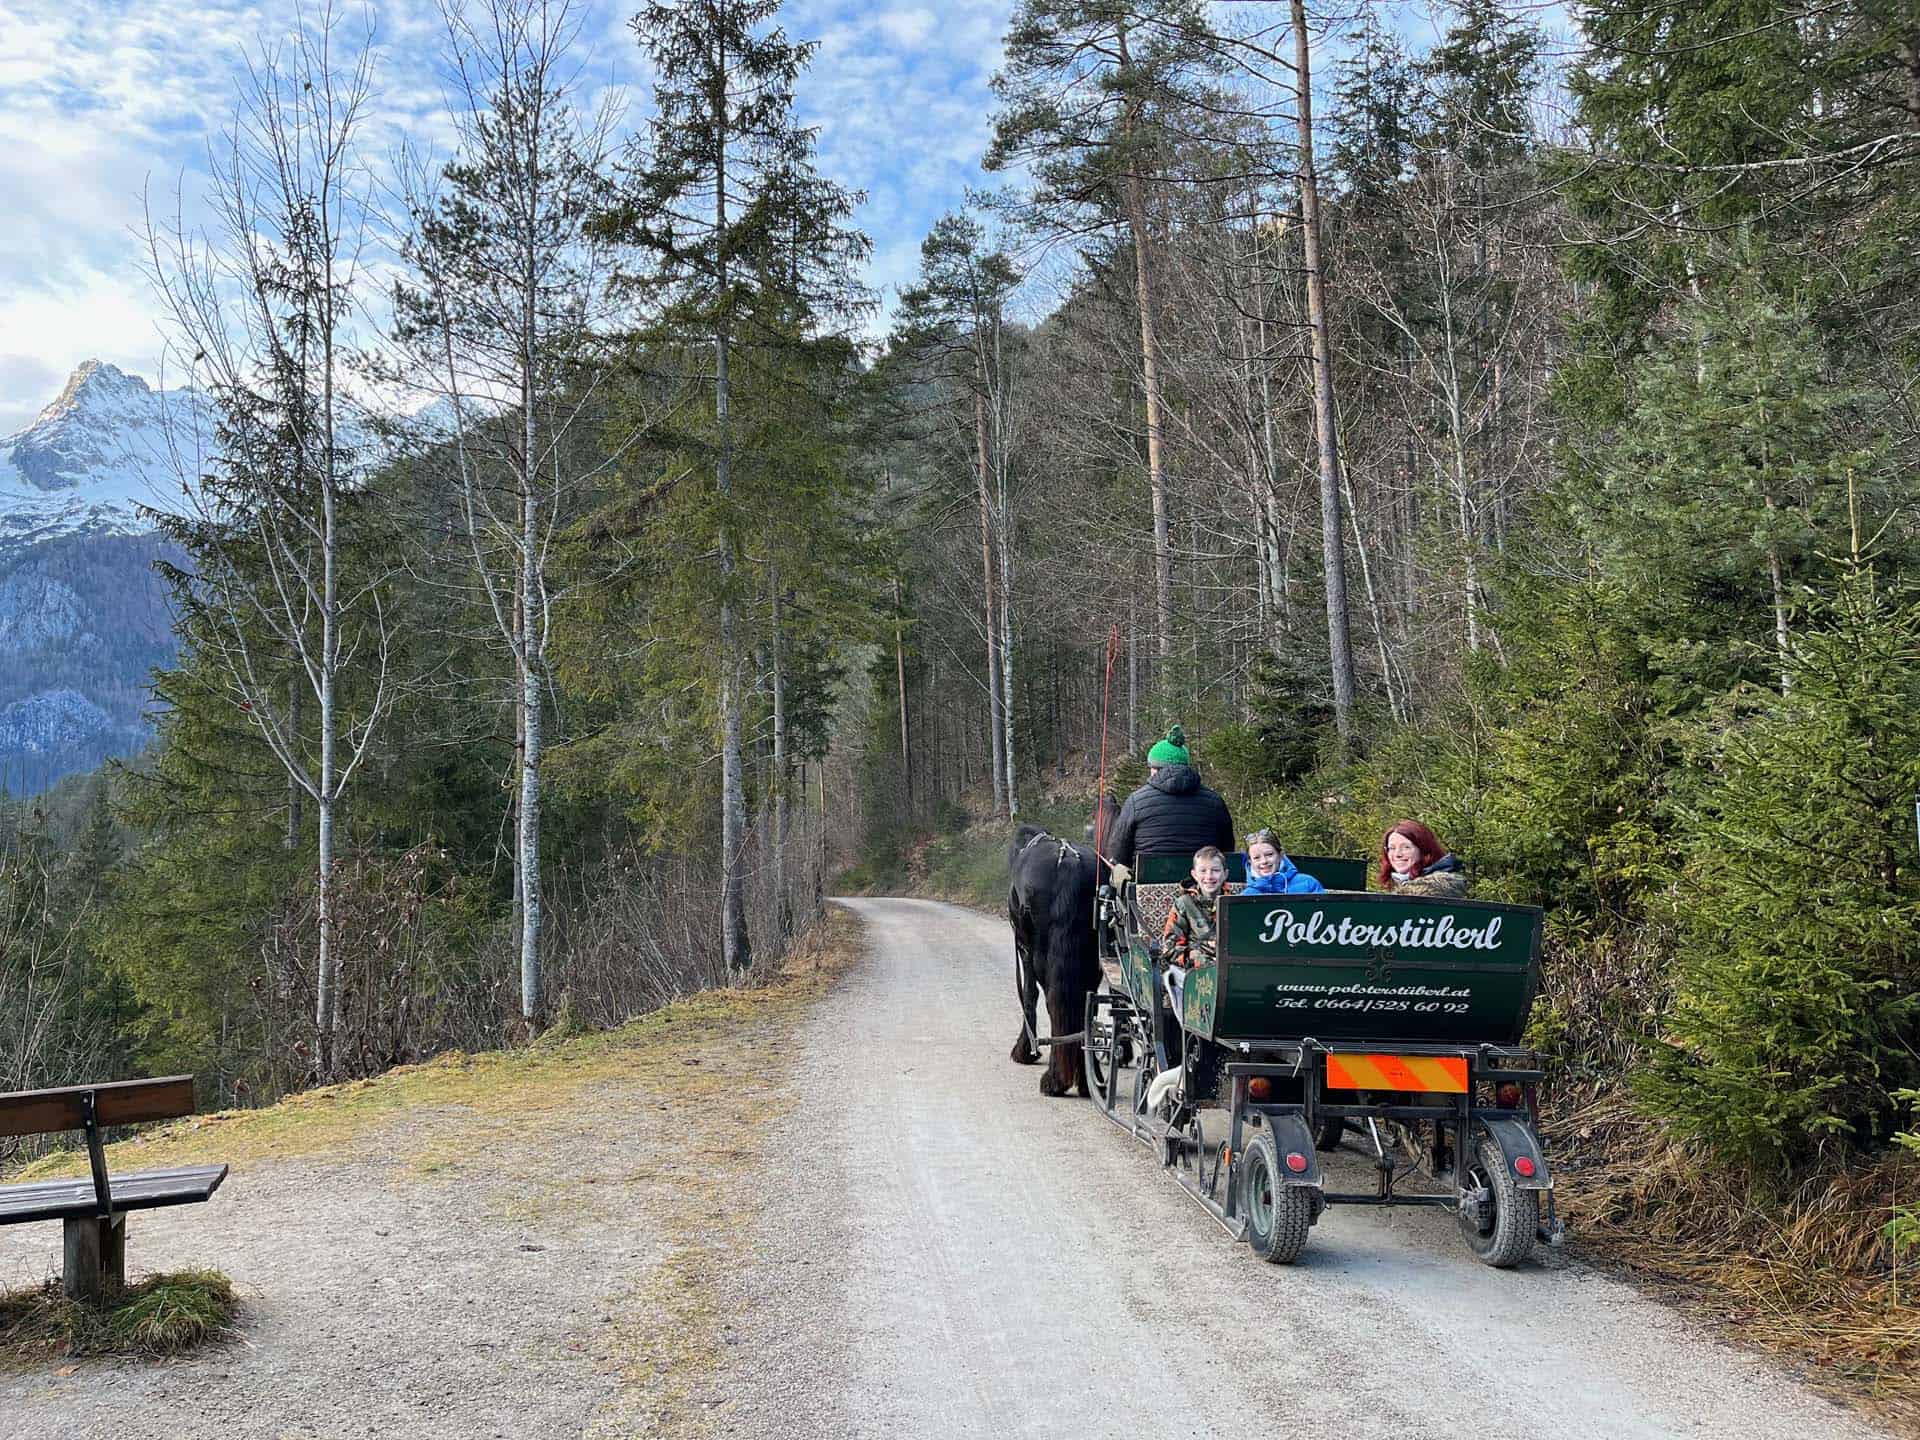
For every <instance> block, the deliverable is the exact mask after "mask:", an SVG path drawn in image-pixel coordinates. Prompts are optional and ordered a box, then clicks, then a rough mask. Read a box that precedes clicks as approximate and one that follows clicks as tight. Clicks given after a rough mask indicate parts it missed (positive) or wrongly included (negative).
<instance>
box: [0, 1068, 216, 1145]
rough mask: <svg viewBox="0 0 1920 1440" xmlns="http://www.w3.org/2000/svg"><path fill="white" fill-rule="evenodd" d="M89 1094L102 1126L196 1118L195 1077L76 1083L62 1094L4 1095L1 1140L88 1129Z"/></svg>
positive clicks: (0, 1108) (22, 1092)
mask: <svg viewBox="0 0 1920 1440" xmlns="http://www.w3.org/2000/svg"><path fill="white" fill-rule="evenodd" d="M89 1095H91V1096H92V1097H93V1122H94V1124H95V1125H96V1126H107V1125H137V1124H139V1123H140V1122H142V1121H145V1120H176V1119H178V1118H179V1117H180V1116H182V1115H191V1114H193V1077H192V1076H191V1075H169V1076H166V1077H165V1078H163V1079H159V1080H115V1081H111V1082H109V1083H107V1084H102V1085H70V1086H67V1087H66V1088H64V1089H60V1090H15V1091H12V1092H10V1093H8V1094H4V1095H0V1138H4V1137H8V1136H14V1135H52V1134H54V1133H56V1132H58V1131H61V1130H81V1129H84V1128H86V1124H87V1099H86V1097H87V1096H89Z"/></svg>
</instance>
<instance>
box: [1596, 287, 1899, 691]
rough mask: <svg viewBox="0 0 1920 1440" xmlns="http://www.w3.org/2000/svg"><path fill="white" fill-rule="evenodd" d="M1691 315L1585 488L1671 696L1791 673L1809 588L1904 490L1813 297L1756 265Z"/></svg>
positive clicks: (1604, 546) (1870, 408)
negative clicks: (1829, 341) (1800, 607)
mask: <svg viewBox="0 0 1920 1440" xmlns="http://www.w3.org/2000/svg"><path fill="white" fill-rule="evenodd" d="M1680 319H1681V324H1682V327H1683V328H1682V330H1681V333H1680V334H1679V335H1677V336H1676V337H1675V338H1674V339H1673V340H1672V341H1671V342H1669V343H1667V344H1666V345H1663V346H1662V347H1661V348H1660V349H1659V350H1658V351H1657V352H1656V353H1655V354H1654V355H1652V356H1651V357H1649V358H1648V359H1647V360H1646V361H1644V362H1643V363H1642V364H1641V365H1640V366H1639V368H1638V371H1637V373H1636V376H1635V379H1634V383H1633V387H1632V390H1631V392H1630V401H1629V406H1628V409H1627V412H1626V415H1625V417H1624V423H1623V424H1622V425H1621V426H1620V427H1619V430H1618V432H1617V434H1616V436H1615V438H1614V440H1613V443H1612V445H1611V446H1610V447H1609V448H1608V449H1606V450H1605V451H1603V452H1602V454H1601V456H1600V457H1599V469H1598V471H1597V473H1595V474H1593V475H1591V476H1590V477H1585V478H1578V477H1577V478H1576V481H1575V484H1574V486H1573V487H1572V494H1573V502H1572V503H1573V506H1574V513H1575V515H1576V519H1577V522H1578V524H1579V525H1580V527H1581V530H1582V533H1583V538H1584V539H1585V541H1586V543H1587V544H1588V546H1589V547H1590V552H1591V553H1592V554H1593V555H1594V556H1595V557H1596V558H1597V559H1598V561H1599V563H1600V566H1601V568H1602V571H1603V572H1604V573H1606V574H1607V575H1608V576H1609V577H1610V578H1612V579H1614V580H1615V581H1616V582H1617V583H1618V585H1619V586H1620V589H1621V591H1622V593H1623V595H1624V596H1625V597H1627V603H1628V604H1630V605H1631V606H1632V607H1633V613H1634V617H1635V619H1636V620H1637V621H1638V622H1639V625H1640V628H1641V630H1642V633H1643V634H1644V635H1645V637H1646V641H1645V643H1646V645H1647V648H1648V652H1649V655H1650V658H1651V659H1652V661H1653V663H1654V664H1655V666H1656V667H1657V668H1658V669H1659V670H1660V671H1662V672H1663V673H1664V674H1665V675H1666V676H1667V677H1668V678H1667V683H1668V700H1669V703H1670V704H1673V705H1677V706H1688V705H1692V704H1694V703H1697V702H1698V701H1700V700H1701V699H1702V698H1704V697H1709V696H1712V695H1714V694H1717V693H1719V692H1720V691H1722V690H1724V689H1725V688H1726V687H1728V686H1729V685H1731V684H1733V683H1735V682H1736V681H1739V680H1743V679H1744V680H1771V681H1772V683H1774V684H1775V685H1778V686H1785V685H1787V684H1789V683H1791V670H1792V666H1791V654H1790V652H1791V647H1792V639H1793V635H1792V628H1793V626H1792V620H1791V611H1792V609H1793V606H1794V604H1795V597H1796V595H1797V594H1798V592H1799V590H1800V589H1801V587H1803V586H1805V585H1806V584H1808V583H1809V582H1812V581H1816V580H1820V579H1822V578H1823V577H1825V576H1827V575H1828V574H1830V567H1829V564H1828V562H1827V560H1826V559H1825V558H1823V557H1824V556H1825V555H1828V554H1831V553H1833V552H1835V551H1836V550H1838V551H1844V550H1845V548H1846V546H1845V536H1846V534H1847V527H1848V514H1849V505H1850V504H1853V505H1857V506H1858V508H1859V510H1860V511H1861V513H1862V514H1864V515H1865V516H1866V517H1868V520H1867V523H1868V524H1869V526H1871V527H1877V526H1878V525H1879V524H1880V523H1881V521H1883V520H1884V519H1885V518H1886V517H1887V516H1888V515H1889V514H1890V513H1891V512H1892V508H1893V501H1892V496H1891V494H1890V492H1889V485H1890V483H1891V481H1892V475H1891V474H1890V473H1889V463H1888V458H1887V455H1886V452H1885V447H1884V445H1883V444H1882V443H1881V441H1880V439H1879V437H1878V435H1877V433H1876V426H1875V423H1874V420H1873V416H1874V414H1875V413H1876V410H1877V407H1876V406H1875V404H1874V403H1873V397H1872V396H1871V395H1870V394H1869V393H1867V392H1866V391H1865V390H1864V389H1863V388H1862V387H1861V386H1860V385H1858V384H1857V383H1853V382H1852V380H1851V377H1849V376H1847V375H1846V374H1845V373H1844V372H1841V371H1839V370H1838V369H1837V367H1836V366H1835V365H1834V364H1833V362H1832V361H1831V360H1830V359H1829V358H1828V356H1827V354H1826V353H1825V347H1824V345H1823V343H1822V340H1821V337H1820V335H1819V333H1818V331H1817V330H1816V329H1815V327H1814V325H1813V323H1812V320H1811V318H1810V317H1809V316H1808V315H1807V314H1806V312H1805V311H1804V310H1803V309H1801V308H1799V307H1798V306H1797V305H1795V304H1794V303H1793V301H1792V300H1791V299H1784V300H1783V299H1781V298H1779V297H1776V296H1775V295H1773V294H1772V293H1770V292H1769V290H1768V288H1767V286H1766V285H1765V284H1764V283H1763V282H1762V281H1760V280H1759V279H1757V278H1746V279H1742V280H1740V281H1739V282H1737V283H1736V284H1734V285H1733V286H1732V287H1731V289H1730V290H1728V291H1727V292H1726V293H1725V294H1724V295H1720V294H1716V295H1712V296H1709V297H1707V298H1705V299H1703V300H1701V301H1699V302H1691V303H1688V304H1687V305H1685V306H1684V307H1683V309H1682V314H1681V316H1680ZM1895 538H1896V539H1897V537H1895ZM1761 642H1770V646H1771V650H1772V654H1773V661H1772V663H1771V664H1770V665H1765V666H1763V665H1761V664H1760V663H1759V662H1760V659H1761V657H1762V656H1763V655H1765V654H1766V650H1765V649H1764V648H1761Z"/></svg>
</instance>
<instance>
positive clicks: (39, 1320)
mask: <svg viewBox="0 0 1920 1440" xmlns="http://www.w3.org/2000/svg"><path fill="white" fill-rule="evenodd" d="M238 1310H239V1301H238V1299H237V1298H236V1297H235V1295H234V1293H233V1285H232V1283H231V1282H230V1281H229V1280H228V1279H227V1277H226V1276H224V1275H222V1274H219V1273H218V1272H217V1271H213V1270H182V1271H179V1272H178V1273H175V1274H171V1275H150V1276H148V1277H147V1278H146V1279H144V1280H142V1281H140V1282H139V1283H138V1284H135V1285H130V1286H128V1287H127V1289H126V1290H125V1291H123V1292H122V1293H121V1295H120V1297H119V1298H118V1299H117V1300H115V1301H114V1302H113V1303H111V1304H110V1305H107V1306H105V1307H104V1308H101V1309H97V1310H96V1309H94V1308H93V1307H91V1306H88V1305H82V1304H79V1303H78V1302H76V1301H73V1300H69V1299H68V1298H67V1297H66V1295H65V1294H64V1293H63V1292H62V1291H61V1289H60V1282H59V1281H58V1280H49V1281H48V1282H47V1283H46V1284H45V1285H42V1286H40V1287H39V1288H37V1289H33V1290H18V1291H14V1292H11V1293H9V1294H5V1295H0V1367H8V1368H13V1369H23V1368H30V1367H35V1366H42V1365H45V1364H47V1363H49V1362H51V1361H57V1360H63V1359H67V1358H69V1357H73V1358H79V1357H82V1356H99V1355H144V1356H169V1355H183V1354H185V1353H187V1352H188V1351H190V1350H197V1349H199V1348H200V1347H201V1346H203V1345H209V1344H213V1343H215V1342H217V1341H220V1340H224V1339H227V1338H228V1337H230V1336H231V1335H232V1334H233V1333H234V1317H235V1315H236V1314H237V1313H238Z"/></svg>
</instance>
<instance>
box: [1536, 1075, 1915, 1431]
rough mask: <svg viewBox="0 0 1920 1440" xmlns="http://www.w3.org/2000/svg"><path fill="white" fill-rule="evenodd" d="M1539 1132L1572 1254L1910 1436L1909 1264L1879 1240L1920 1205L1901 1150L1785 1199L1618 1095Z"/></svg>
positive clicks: (1911, 1168)
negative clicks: (1558, 1177)
mask: <svg viewBox="0 0 1920 1440" xmlns="http://www.w3.org/2000/svg"><path fill="white" fill-rule="evenodd" d="M1549 1133H1550V1135H1551V1137H1552V1139H1553V1140H1554V1142H1555V1145H1556V1154H1557V1156H1559V1157H1561V1163H1562V1166H1563V1169H1564V1172H1565V1176H1566V1178H1565V1180H1564V1182H1563V1184H1562V1186H1561V1187H1560V1190H1559V1192H1558V1193H1559V1198H1560V1204H1561V1213H1562V1215H1563V1216H1564V1217H1565V1218H1566V1220H1567V1224H1568V1230H1569V1232H1570V1234H1571V1235H1572V1237H1573V1239H1574V1242H1575V1245H1576V1248H1577V1249H1578V1250H1579V1251H1580V1253H1581V1254H1583V1255H1584V1256H1586V1257H1588V1258H1592V1259H1595V1260H1598V1261H1601V1262H1604V1263H1610V1264H1614V1265H1618V1266H1620V1267H1622V1268H1624V1269H1626V1270H1627V1271H1628V1272H1629V1273H1631V1274H1632V1275H1633V1276H1634V1277H1635V1278H1636V1279H1638V1280H1640V1281H1641V1282H1642V1283H1644V1284H1647V1285H1649V1286H1650V1287H1652V1288H1654V1289H1656V1290H1658V1291H1660V1292H1661V1293H1662V1295H1663V1296H1664V1297H1666V1298H1669V1299H1673V1300H1677V1301H1678V1302H1680V1303H1681V1304H1682V1305H1684V1306H1685V1307H1686V1308H1688V1309H1690V1310H1693V1311H1694V1312H1695V1313H1698V1314H1702V1315H1705V1316H1707V1317H1708V1318H1710V1319H1712V1320H1713V1321H1715V1322H1717V1323H1718V1324H1720V1325H1722V1326H1724V1327H1725V1328H1726V1329H1727V1330H1728V1331H1729V1332H1730V1333H1731V1334H1732V1335H1734V1336H1735V1337H1737V1338H1740V1339H1743V1340H1747V1341H1751V1342H1753V1343H1756V1344H1758V1345H1760V1346H1763V1347H1764V1348H1766V1349H1768V1350H1771V1351H1774V1352H1777V1353H1778V1354H1780V1355H1781V1356H1783V1357H1784V1358H1787V1359H1789V1360H1791V1361H1795V1362H1798V1363H1800V1364H1801V1365H1803V1366H1804V1368H1805V1373H1806V1378H1807V1379H1808V1380H1809V1381H1810V1382H1811V1383H1813V1384H1814V1385H1816V1386H1817V1387H1819V1388H1820V1389H1822V1390H1824V1391H1826V1392H1827V1393H1829V1394H1831V1395H1834V1396H1835V1397H1836V1398H1840V1399H1844V1400H1849V1401H1852V1402H1855V1403H1858V1404H1860V1405H1862V1406H1863V1407H1864V1408H1866V1409H1867V1410H1869V1411H1870V1412H1872V1413H1874V1414H1875V1415H1876V1416H1878V1417H1879V1418H1881V1419H1884V1420H1890V1421H1892V1422H1894V1423H1897V1424H1898V1425H1900V1426H1901V1427H1902V1428H1903V1429H1905V1430H1908V1431H1909V1432H1911V1433H1915V1434H1920V1264H1916V1263H1915V1262H1916V1259H1920V1257H1915V1256H1913V1255H1911V1254H1909V1255H1908V1256H1905V1257H1902V1256H1900V1255H1898V1254H1897V1253H1896V1252H1895V1250H1894V1248H1893V1246H1892V1244H1891V1242H1889V1241H1888V1239H1887V1237H1886V1235H1885V1233H1884V1232H1885V1227H1886V1224H1887V1221H1888V1220H1889V1218H1890V1217H1891V1215H1892V1213H1893V1207H1894V1206H1895V1205H1896V1204H1912V1203H1913V1201H1914V1200H1915V1199H1916V1198H1917V1197H1920V1163H1917V1162H1916V1161H1915V1160H1914V1158H1913V1157H1911V1156H1906V1155H1896V1156H1890V1157H1886V1158H1883V1159H1881V1160H1879V1161H1878V1162H1876V1163H1873V1164H1865V1165H1854V1166H1851V1167H1847V1168H1838V1167H1836V1168H1831V1169H1827V1170H1824V1171H1821V1172H1817V1173H1815V1174H1813V1175H1810V1176H1809V1177H1807V1178H1806V1179H1804V1180H1803V1181H1802V1182H1801V1183H1800V1184H1799V1185H1798V1187H1797V1188H1795V1189H1794V1190H1793V1191H1792V1192H1791V1193H1789V1194H1785V1195H1782V1194H1780V1193H1779V1192H1778V1191H1777V1190H1769V1189H1768V1188H1767V1187H1766V1186H1765V1185H1763V1184H1760V1183H1757V1182H1756V1181H1754V1180H1753V1179H1751V1178H1743V1177H1739V1176H1735V1175H1732V1174H1730V1173H1729V1172H1728V1171H1726V1170H1725V1169H1724V1168H1723V1167H1716V1166H1714V1165H1711V1164H1708V1163H1705V1162H1703V1161H1702V1160H1701V1159H1700V1157H1698V1156H1697V1155H1695V1154H1693V1153H1692V1152H1690V1151H1689V1150H1687V1149H1686V1148H1685V1147H1683V1146H1681V1145H1679V1144H1677V1143H1676V1142H1674V1141H1673V1140H1672V1139H1671V1137H1670V1136H1669V1135H1668V1134H1667V1132H1666V1131H1665V1129H1664V1128H1663V1127H1662V1126H1660V1125H1659V1124H1658V1123H1657V1122H1654V1121H1651V1120H1648V1119H1646V1118H1644V1117H1642V1116H1640V1115H1638V1114H1637V1113H1636V1112H1635V1111H1634V1110H1633V1108H1632V1107H1631V1105H1630V1103H1629V1102H1628V1101H1627V1100H1626V1099H1625V1098H1624V1097H1621V1096H1619V1095H1617V1094H1615V1095H1603V1096H1599V1097H1596V1098H1593V1099H1591V1100H1589V1101H1588V1102H1587V1103H1585V1104H1584V1105H1582V1106H1580V1107H1579V1108H1578V1109H1575V1110H1573V1111H1572V1112H1571V1113H1568V1114H1566V1115H1564V1116H1563V1117H1561V1118H1559V1119H1558V1120H1556V1121H1555V1122H1554V1123H1553V1124H1552V1125H1550V1126H1549Z"/></svg>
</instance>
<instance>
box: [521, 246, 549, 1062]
mask: <svg viewBox="0 0 1920 1440" xmlns="http://www.w3.org/2000/svg"><path fill="white" fill-rule="evenodd" d="M527 286H528V288H527V291H526V294H527V307H526V311H525V313H524V314H523V316H522V323H523V324H525V325H526V327H527V330H526V336H527V341H526V344H527V351H526V355H525V356H524V363H525V365H526V375H525V383H524V386H523V389H522V392H521V422H520V427H521V443H522V444H523V445H524V446H525V447H526V449H525V451H524V453H523V455H522V457H521V466H522V488H521V510H520V546H521V551H520V590H521V599H520V628H521V641H520V713H521V716H522V726H523V733H524V734H525V736H526V745H525V749H524V750H522V752H521V756H520V1014H521V1017H522V1018H523V1019H525V1020H526V1022H527V1023H528V1024H529V1025H531V1026H532V1027H534V1028H535V1029H538V1028H539V1026H540V1024H541V1021H542V1019H543V1017H544V1015H545V997H544V996H543V995H542V994H541V988H540V987H541V977H540V922H541V920H542V918H543V916H542V914H541V908H540V761H541V733H540V690H541V683H540V682H541V679H542V677H543V675H544V670H543V668H542V661H543V659H544V657H545V651H546V644H545V635H544V633H543V623H544V620H545V616H544V614H543V611H544V609H545V606H544V604H543V593H542V591H543V586H542V583H541V573H540V572H541V563H540V477H539V474H538V471H537V469H536V463H537V462H536V460H535V456H536V455H537V454H538V453H539V452H538V450H537V448H536V446H537V442H538V440H539V434H538V424H537V421H536V420H535V412H534V405H535V396H534V386H535V384H536V383H537V377H536V370H535V360H534V353H533V351H534V344H533V335H534V333H535V331H534V328H533V327H534V317H533V314H532V295H533V289H532V277H531V276H530V275H529V276H528V277H527Z"/></svg>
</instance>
